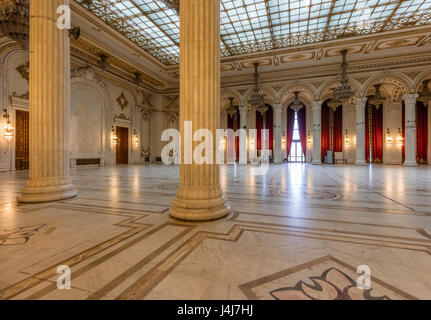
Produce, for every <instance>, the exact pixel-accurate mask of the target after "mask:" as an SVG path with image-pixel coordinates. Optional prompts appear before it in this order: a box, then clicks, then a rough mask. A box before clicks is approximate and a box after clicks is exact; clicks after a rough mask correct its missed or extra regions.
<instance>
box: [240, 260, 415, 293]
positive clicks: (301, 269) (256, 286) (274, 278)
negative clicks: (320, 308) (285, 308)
mask: <svg viewBox="0 0 431 320" xmlns="http://www.w3.org/2000/svg"><path fill="white" fill-rule="evenodd" d="M359 276H360V275H359V274H357V273H356V269H355V268H353V267H352V266H350V265H348V264H346V263H344V262H342V261H340V260H338V259H335V258H333V257H331V256H326V257H323V258H320V259H316V260H313V261H311V262H308V263H305V264H302V265H299V266H296V267H293V268H290V269H287V270H283V271H281V272H277V273H274V274H272V275H269V276H266V277H263V278H260V279H257V280H254V281H251V282H248V283H245V284H242V285H240V286H239V288H240V289H241V290H242V292H243V293H244V294H245V295H246V296H247V297H248V298H249V299H251V300H269V299H275V300H406V299H408V300H412V299H413V300H416V299H417V298H415V297H413V296H411V295H409V294H408V293H405V292H403V291H401V290H399V289H397V288H395V287H393V286H391V285H389V284H387V283H385V282H383V281H381V280H379V279H376V278H374V277H371V288H370V289H363V290H361V289H359V288H358V287H357V284H356V279H357V278H358V277H359Z"/></svg>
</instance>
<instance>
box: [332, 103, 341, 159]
mask: <svg viewBox="0 0 431 320" xmlns="http://www.w3.org/2000/svg"><path fill="white" fill-rule="evenodd" d="M342 151H343V106H339V107H338V108H337V109H336V110H335V113H334V152H342Z"/></svg>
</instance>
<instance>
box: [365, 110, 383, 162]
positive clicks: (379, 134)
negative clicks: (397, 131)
mask: <svg viewBox="0 0 431 320" xmlns="http://www.w3.org/2000/svg"><path fill="white" fill-rule="evenodd" d="M370 108H371V113H372V123H371V134H372V137H371V138H372V142H373V150H372V151H373V159H372V160H373V161H372V162H373V163H382V162H383V137H384V133H383V105H381V106H380V108H379V109H377V108H376V106H374V105H371V104H369V103H368V102H367V107H366V109H365V159H366V161H367V162H370V136H369V112H370Z"/></svg>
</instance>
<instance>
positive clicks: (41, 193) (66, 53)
mask: <svg viewBox="0 0 431 320" xmlns="http://www.w3.org/2000/svg"><path fill="white" fill-rule="evenodd" d="M68 4H69V1H68V0H32V1H30V134H29V138H30V172H29V180H28V182H27V185H26V187H25V188H24V190H23V191H22V193H21V195H20V196H18V200H19V201H20V202H46V201H55V200H62V199H68V198H71V197H74V196H76V195H77V191H76V190H75V188H74V186H73V184H72V180H71V178H70V169H69V168H70V141H69V135H70V133H69V131H70V130H69V129H70V124H69V121H70V114H69V112H70V43H69V34H68V30H60V29H58V28H57V18H58V14H57V8H58V7H59V6H60V5H68Z"/></svg>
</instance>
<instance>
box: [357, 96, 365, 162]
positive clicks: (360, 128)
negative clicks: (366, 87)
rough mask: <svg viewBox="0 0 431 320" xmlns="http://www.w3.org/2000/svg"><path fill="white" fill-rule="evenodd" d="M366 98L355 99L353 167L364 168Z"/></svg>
mask: <svg viewBox="0 0 431 320" xmlns="http://www.w3.org/2000/svg"><path fill="white" fill-rule="evenodd" d="M367 100H368V98H356V161H355V165H357V166H365V165H367V162H366V161H365V107H366V105H367Z"/></svg>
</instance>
